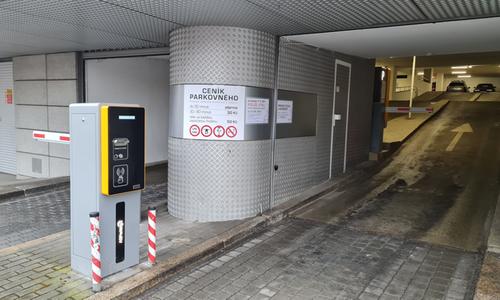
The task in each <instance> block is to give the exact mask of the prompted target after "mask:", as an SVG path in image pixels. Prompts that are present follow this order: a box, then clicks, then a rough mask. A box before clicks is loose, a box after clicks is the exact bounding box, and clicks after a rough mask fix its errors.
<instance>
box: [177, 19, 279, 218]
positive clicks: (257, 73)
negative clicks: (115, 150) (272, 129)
mask: <svg viewBox="0 0 500 300" xmlns="http://www.w3.org/2000/svg"><path fill="white" fill-rule="evenodd" d="M170 51H171V52H170V82H171V89H170V90H171V91H175V90H179V87H181V90H182V86H183V85H190V84H218V85H236V86H244V87H252V88H260V89H264V90H265V91H269V95H272V88H273V85H274V82H273V79H274V60H275V59H274V55H275V38H274V36H273V35H271V34H268V33H264V32H259V31H256V30H251V29H244V28H235V27H218V26H201V27H187V28H181V29H178V30H175V31H173V32H172V33H171V36H170ZM170 101H171V102H170V103H171V110H170V112H171V116H170V119H169V127H170V134H169V146H168V162H169V168H168V199H169V201H168V209H169V212H170V213H171V214H172V215H173V216H176V217H179V218H183V219H187V220H197V221H223V220H233V219H241V218H245V217H251V216H255V215H257V214H258V213H260V212H261V211H262V210H266V209H268V207H269V195H270V194H269V193H270V168H271V140H270V139H269V137H267V138H264V139H254V140H247V139H245V140H239V141H216V140H198V139H188V138H183V137H182V135H180V136H179V135H176V134H172V131H173V128H178V127H179V124H178V123H179V122H180V123H181V125H180V126H181V127H182V120H183V112H182V110H180V111H179V112H180V113H178V114H177V115H174V114H176V109H175V107H176V106H177V105H178V106H181V107H182V106H183V103H184V98H183V97H179V95H177V94H175V93H173V94H171V97H170ZM245 130H246V129H245Z"/></svg>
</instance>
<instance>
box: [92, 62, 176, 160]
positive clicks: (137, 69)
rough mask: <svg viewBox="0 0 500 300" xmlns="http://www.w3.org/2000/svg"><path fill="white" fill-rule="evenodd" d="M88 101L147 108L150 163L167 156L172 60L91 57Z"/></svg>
mask: <svg viewBox="0 0 500 300" xmlns="http://www.w3.org/2000/svg"><path fill="white" fill-rule="evenodd" d="M85 77H86V78H85V89H86V98H87V102H107V103H133V104H140V105H143V106H144V107H145V109H146V163H155V162H160V161H166V160H167V150H168V148H167V144H168V98H169V78H170V75H169V60H168V58H166V57H133V58H111V59H96V60H87V61H86V62H85Z"/></svg>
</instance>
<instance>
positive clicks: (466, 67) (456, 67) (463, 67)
mask: <svg viewBox="0 0 500 300" xmlns="http://www.w3.org/2000/svg"><path fill="white" fill-rule="evenodd" d="M451 68H452V69H470V68H472V66H454V67H451Z"/></svg>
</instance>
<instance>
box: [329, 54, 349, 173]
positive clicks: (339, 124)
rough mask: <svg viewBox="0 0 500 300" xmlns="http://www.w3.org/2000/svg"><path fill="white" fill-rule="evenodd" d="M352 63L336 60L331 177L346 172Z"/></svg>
mask: <svg viewBox="0 0 500 300" xmlns="http://www.w3.org/2000/svg"><path fill="white" fill-rule="evenodd" d="M350 85H351V65H350V64H348V63H346V62H343V61H341V60H336V61H335V81H334V91H333V93H334V96H333V114H332V137H331V138H332V141H331V142H332V145H331V159H330V178H331V177H334V176H336V175H339V174H341V173H344V172H345V169H346V149H347V147H346V146H347V126H348V123H349V120H348V115H349V92H350V91H349V90H350Z"/></svg>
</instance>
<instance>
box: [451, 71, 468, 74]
mask: <svg viewBox="0 0 500 300" xmlns="http://www.w3.org/2000/svg"><path fill="white" fill-rule="evenodd" d="M451 74H453V75H456V74H467V71H452V72H451Z"/></svg>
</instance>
